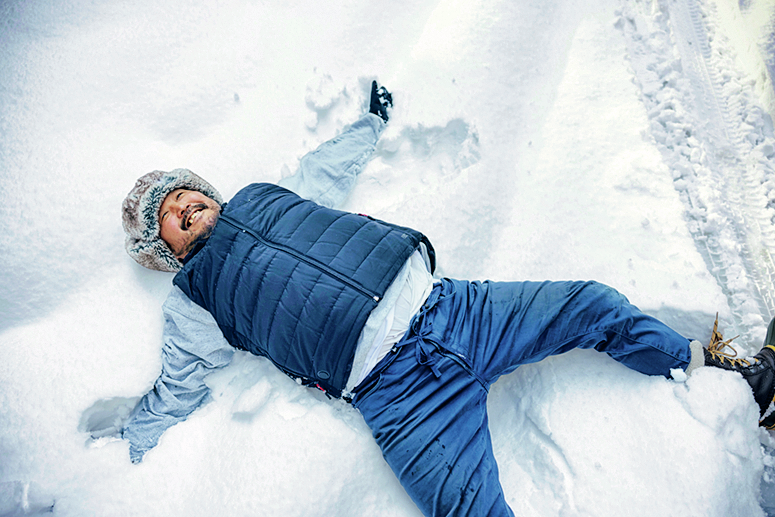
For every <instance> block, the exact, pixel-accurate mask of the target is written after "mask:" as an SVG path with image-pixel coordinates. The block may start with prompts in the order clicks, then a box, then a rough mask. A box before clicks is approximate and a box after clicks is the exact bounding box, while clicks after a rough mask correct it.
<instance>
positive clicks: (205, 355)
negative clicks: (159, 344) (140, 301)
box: [122, 287, 234, 463]
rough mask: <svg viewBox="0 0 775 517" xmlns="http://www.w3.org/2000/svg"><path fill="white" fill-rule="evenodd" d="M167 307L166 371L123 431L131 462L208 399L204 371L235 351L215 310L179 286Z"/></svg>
mask: <svg viewBox="0 0 775 517" xmlns="http://www.w3.org/2000/svg"><path fill="white" fill-rule="evenodd" d="M163 312H164V336H163V340H164V344H163V348H162V371H161V375H159V378H158V379H157V380H156V382H155V384H154V386H153V389H151V391H149V392H148V393H147V394H146V395H145V396H144V397H143V398H142V399H141V400H140V402H139V403H138V405H137V406H136V407H135V409H134V411H133V414H132V416H131V417H130V419H129V422H128V424H127V425H126V427H125V428H124V431H123V434H122V437H123V438H124V439H126V440H128V441H129V456H130V458H131V460H132V463H139V462H140V461H141V460H142V458H143V455H144V454H145V453H146V452H147V451H148V450H150V449H152V448H153V447H155V446H156V444H157V443H158V441H159V437H160V436H161V435H162V433H164V431H165V430H167V429H168V428H169V427H171V426H173V425H175V424H177V423H178V422H182V421H183V420H185V419H186V417H188V415H189V414H191V412H193V411H194V410H195V409H196V408H198V407H199V406H200V405H202V404H203V403H204V402H205V401H206V400H207V398H208V397H209V393H210V390H209V388H208V387H207V385H206V384H205V382H204V379H205V377H206V376H207V375H209V374H210V373H212V372H213V371H214V370H216V369H219V368H223V367H225V366H227V365H228V364H229V362H231V358H232V356H233V355H234V349H233V348H232V347H231V346H230V345H229V343H228V342H227V341H226V339H225V338H224V337H223V333H222V332H221V330H220V328H218V324H217V323H216V322H215V320H214V319H213V317H212V316H211V315H210V313H209V312H207V311H206V310H204V309H203V308H201V307H200V306H198V305H196V304H195V303H194V302H192V301H191V300H190V299H189V298H188V297H187V296H186V295H185V294H184V293H183V291H181V290H180V289H179V288H178V287H173V290H172V291H171V292H170V294H169V296H168V297H167V300H166V301H165V303H164V306H163Z"/></svg>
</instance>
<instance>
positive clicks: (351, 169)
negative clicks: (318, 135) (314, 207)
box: [278, 113, 385, 208]
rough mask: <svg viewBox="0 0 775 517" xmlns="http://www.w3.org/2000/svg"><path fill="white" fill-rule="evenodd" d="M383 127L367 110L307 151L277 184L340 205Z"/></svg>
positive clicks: (302, 195)
mask: <svg viewBox="0 0 775 517" xmlns="http://www.w3.org/2000/svg"><path fill="white" fill-rule="evenodd" d="M384 129H385V122H384V121H383V120H382V119H381V118H380V117H378V116H377V115H374V114H372V113H367V114H366V115H364V116H363V117H362V118H361V119H360V120H358V121H357V122H355V123H354V124H353V125H352V126H350V127H349V128H348V129H347V130H345V131H344V132H343V133H342V134H340V135H339V136H337V137H335V138H332V139H331V140H329V141H327V142H325V143H323V144H321V145H320V147H318V148H317V149H315V150H314V151H312V152H310V153H308V154H306V155H305V156H304V157H303V158H302V159H301V163H300V164H299V169H298V171H296V173H295V174H293V175H292V176H289V177H287V178H283V179H282V180H280V181H279V182H278V184H279V185H280V186H281V187H285V188H287V189H289V190H291V191H293V192H295V193H296V194H298V195H299V196H301V197H303V198H305V199H309V200H311V201H314V202H316V203H318V204H320V205H323V206H327V207H329V208H333V207H336V206H338V205H340V204H341V203H342V202H343V201H344V200H345V199H347V196H348V195H349V194H350V191H351V190H352V188H353V186H354V185H355V180H356V178H357V176H358V174H359V173H360V172H361V170H362V169H363V167H364V166H365V165H366V163H368V161H369V158H371V155H372V153H374V149H375V148H376V144H377V140H379V136H380V135H381V134H382V131H384Z"/></svg>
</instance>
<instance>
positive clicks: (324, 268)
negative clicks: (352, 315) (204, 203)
mask: <svg viewBox="0 0 775 517" xmlns="http://www.w3.org/2000/svg"><path fill="white" fill-rule="evenodd" d="M220 220H222V221H223V222H225V223H227V224H228V225H229V226H231V227H232V228H235V229H237V230H240V231H243V232H245V233H247V234H248V235H250V236H251V237H253V238H254V239H256V240H257V241H258V242H260V243H261V244H263V245H264V246H266V247H267V248H272V249H273V250H277V251H281V252H283V253H287V254H289V255H291V256H292V257H294V258H295V259H296V260H298V261H299V262H303V263H304V264H307V265H308V266H310V267H313V268H315V269H317V270H318V271H320V272H321V273H323V274H326V275H328V276H330V277H332V278H335V279H336V280H339V281H340V282H341V283H343V284H345V285H346V286H348V287H350V288H352V289H354V290H355V291H358V292H359V293H361V294H362V295H363V296H366V297H367V298H371V300H372V301H373V302H374V303H379V300H380V298H379V296H377V295H376V294H374V293H371V292H369V291H368V290H367V289H366V288H365V287H363V286H362V285H360V284H358V283H356V282H354V281H352V280H351V279H349V278H347V277H346V276H344V275H343V274H341V273H339V272H338V271H335V270H333V269H331V268H329V267H327V266H326V265H324V264H321V263H319V262H317V261H316V260H314V259H312V258H310V257H307V256H305V255H303V254H301V253H299V252H298V251H296V250H294V249H292V248H289V247H287V246H283V245H282V244H277V243H275V242H272V241H270V240H267V239H265V238H264V237H262V236H261V235H259V234H258V233H256V232H255V231H253V230H252V229H250V228H248V227H247V226H245V225H244V224H242V223H241V222H239V221H237V220H235V219H232V218H231V217H229V216H227V215H221V217H220Z"/></svg>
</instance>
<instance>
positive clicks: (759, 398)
mask: <svg viewBox="0 0 775 517" xmlns="http://www.w3.org/2000/svg"><path fill="white" fill-rule="evenodd" d="M733 339H735V338H732V339H727V340H726V341H724V337H723V336H722V335H721V332H719V331H718V314H717V315H716V322H715V323H714V324H713V332H712V333H711V336H710V344H709V345H708V347H707V348H705V349H704V353H705V366H715V367H716V368H723V369H724V370H731V371H733V372H739V373H740V374H741V375H742V376H743V378H744V379H745V380H746V381H747V382H748V384H749V385H750V386H751V389H752V390H753V398H754V400H755V401H756V403H757V404H758V405H759V425H761V426H763V427H766V428H767V429H773V428H775V411H773V409H772V408H771V407H770V405H771V404H772V403H773V397H775V318H773V320H772V321H770V325H769V327H768V328H767V337H766V338H765V339H764V346H763V347H762V349H761V350H760V351H759V353H758V354H756V355H755V356H753V357H748V358H745V359H741V358H738V357H737V350H735V349H734V348H733V347H732V346H731V345H730V343H731V342H732V340H733ZM773 408H775V405H773Z"/></svg>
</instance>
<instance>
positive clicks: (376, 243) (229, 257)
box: [173, 183, 434, 397]
mask: <svg viewBox="0 0 775 517" xmlns="http://www.w3.org/2000/svg"><path fill="white" fill-rule="evenodd" d="M421 242H423V243H425V245H426V247H427V249H428V253H429V255H430V257H431V263H432V264H433V260H434V258H433V257H434V255H433V248H432V247H431V245H430V242H428V240H427V239H426V238H425V237H424V236H423V235H422V234H421V233H419V232H417V231H415V230H412V229H409V228H403V227H399V226H395V225H391V224H388V223H384V222H382V221H377V220H375V219H372V218H369V217H366V216H362V215H356V214H351V213H347V212H340V211H337V210H332V209H329V208H325V207H322V206H320V205H317V204H315V203H313V202H312V201H308V200H305V199H302V198H300V197H299V196H297V195H296V194H294V193H292V192H290V191H288V190H286V189H283V188H282V187H279V186H277V185H272V184H266V183H259V184H253V185H249V186H247V187H245V188H244V189H242V190H241V191H240V192H238V193H237V195H236V196H234V198H233V199H232V200H231V201H229V203H228V204H227V205H225V206H224V209H223V212H222V213H221V217H220V219H219V221H218V223H217V224H216V225H215V228H214V229H213V233H212V234H211V235H210V238H209V239H208V240H207V243H206V244H205V245H204V246H203V247H202V249H201V250H199V252H198V253H196V255H194V257H193V258H191V259H190V260H189V261H188V262H187V263H186V265H185V266H184V267H183V269H182V270H181V271H180V272H179V273H178V274H177V275H176V276H175V278H174V280H173V282H174V283H175V285H177V286H178V287H180V289H182V290H183V292H184V293H185V294H186V295H187V296H188V297H189V298H190V299H191V300H193V301H194V302H195V303H197V304H198V305H200V306H202V307H204V308H205V309H206V310H207V311H209V312H210V314H212V315H213V317H214V318H215V320H216V321H217V322H218V325H219V327H220V328H221V330H222V331H223V334H224V336H225V337H226V339H227V340H228V341H229V343H231V344H232V346H234V347H237V348H240V349H243V350H247V351H249V352H252V353H254V354H257V355H261V356H266V357H268V358H269V359H270V360H271V361H272V362H273V363H274V364H275V365H276V366H277V367H278V368H280V369H281V370H282V371H284V372H285V373H287V374H288V375H290V376H291V377H294V378H296V379H300V380H301V381H302V382H303V383H304V384H305V385H313V386H314V385H317V386H318V387H320V388H322V389H324V390H325V391H326V392H327V393H329V394H331V395H332V396H335V397H339V396H340V395H341V392H342V390H343V389H344V386H345V384H346V382H347V379H348V377H349V375H350V370H351V368H352V362H353V358H354V356H355V348H356V345H357V342H358V336H359V335H360V332H361V330H362V329H363V326H364V324H365V323H366V319H367V318H368V317H369V313H370V312H371V311H372V310H373V309H374V307H376V305H377V303H378V302H379V300H380V299H381V298H382V296H383V295H384V294H385V291H386V290H387V288H388V286H389V285H390V283H391V282H392V281H393V279H394V278H395V277H396V275H397V274H398V271H399V270H400V269H401V267H402V266H403V265H404V263H405V262H406V260H407V259H408V258H409V256H410V255H411V254H412V252H413V251H414V250H416V249H417V248H418V247H419V245H420V243H421Z"/></svg>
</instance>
